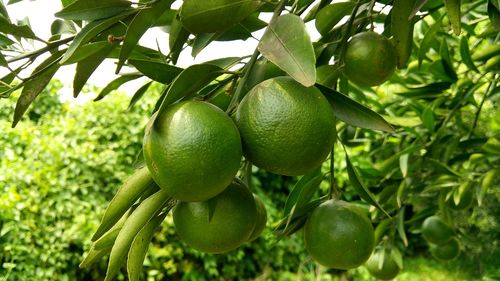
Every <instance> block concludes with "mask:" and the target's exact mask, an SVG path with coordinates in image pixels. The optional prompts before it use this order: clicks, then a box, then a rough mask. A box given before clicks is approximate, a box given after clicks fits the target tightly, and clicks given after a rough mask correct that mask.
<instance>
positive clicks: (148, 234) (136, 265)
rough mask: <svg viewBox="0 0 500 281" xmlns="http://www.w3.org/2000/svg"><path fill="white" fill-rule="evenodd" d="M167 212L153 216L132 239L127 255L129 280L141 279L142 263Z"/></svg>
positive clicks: (137, 280)
mask: <svg viewBox="0 0 500 281" xmlns="http://www.w3.org/2000/svg"><path fill="white" fill-rule="evenodd" d="M167 214H168V213H167V212H165V213H163V214H160V215H159V216H156V217H154V218H152V219H151V220H150V221H149V222H148V223H147V224H146V225H145V226H144V227H143V228H142V229H141V231H139V233H137V236H136V237H135V238H134V240H133V241H132V245H131V246H130V250H129V252H128V255H127V274H128V280H129V281H139V280H140V276H141V274H142V265H143V263H144V259H145V258H146V254H147V252H148V248H149V244H150V243H151V240H152V239H153V235H154V234H155V231H156V229H158V227H159V226H160V225H161V223H162V222H163V220H164V219H165V217H166V216H167Z"/></svg>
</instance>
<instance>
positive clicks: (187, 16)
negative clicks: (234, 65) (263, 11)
mask: <svg viewBox="0 0 500 281" xmlns="http://www.w3.org/2000/svg"><path fill="white" fill-rule="evenodd" d="M260 4H261V1H259V0H240V1H234V0H184V3H183V4H182V7H181V10H180V14H179V15H180V20H181V22H182V25H183V26H184V27H185V28H186V29H187V30H189V31H191V32H192V33H213V32H217V31H224V30H226V29H228V28H229V27H231V26H233V25H235V24H237V23H239V22H240V21H241V20H243V19H244V18H246V17H248V16H249V15H250V14H252V13H253V12H254V11H255V10H256V9H257V8H258V7H259V5H260Z"/></svg>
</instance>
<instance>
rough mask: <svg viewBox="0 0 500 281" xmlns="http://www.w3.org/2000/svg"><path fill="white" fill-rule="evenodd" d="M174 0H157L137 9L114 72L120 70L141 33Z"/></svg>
mask: <svg viewBox="0 0 500 281" xmlns="http://www.w3.org/2000/svg"><path fill="white" fill-rule="evenodd" d="M172 2H174V0H158V1H156V2H154V3H153V4H152V5H151V7H148V8H144V9H141V10H139V12H138V13H137V14H136V15H135V17H134V18H133V19H132V21H131V22H130V25H129V26H128V28H127V33H126V34H125V40H124V41H123V46H122V48H121V51H120V58H119V60H118V65H117V66H116V73H118V72H120V69H121V68H122V66H123V64H124V63H125V60H126V59H127V58H128V57H129V55H130V53H132V49H133V48H134V47H135V46H136V45H137V43H138V42H139V39H141V37H142V35H144V33H145V32H146V31H147V30H148V29H149V28H150V27H152V26H153V25H154V24H155V22H156V20H157V19H158V18H159V17H160V16H161V15H162V14H163V13H164V12H165V11H166V10H168V9H169V8H170V5H171V4H172Z"/></svg>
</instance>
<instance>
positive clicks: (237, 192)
mask: <svg viewBox="0 0 500 281" xmlns="http://www.w3.org/2000/svg"><path fill="white" fill-rule="evenodd" d="M211 208H212V210H211ZM173 217H174V225H175V229H176V231H177V234H178V235H179V236H180V238H181V239H182V240H183V241H184V242H185V243H186V244H188V245H189V246H191V247H193V248H195V249H197V250H200V251H203V252H207V253H225V252H228V251H231V250H233V249H235V248H237V247H239V246H240V245H241V244H243V243H244V242H246V241H248V238H249V237H250V234H251V233H252V231H253V229H254V227H255V223H256V220H257V211H256V206H255V200H254V197H253V195H252V193H251V192H250V191H249V190H248V188H247V187H246V186H244V185H242V184H241V183H239V182H233V183H232V184H231V185H229V187H227V188H226V189H225V190H224V191H223V192H222V193H221V194H219V195H217V196H216V197H214V198H212V199H210V200H207V201H203V202H179V203H178V204H177V206H176V207H175V208H174V210H173Z"/></svg>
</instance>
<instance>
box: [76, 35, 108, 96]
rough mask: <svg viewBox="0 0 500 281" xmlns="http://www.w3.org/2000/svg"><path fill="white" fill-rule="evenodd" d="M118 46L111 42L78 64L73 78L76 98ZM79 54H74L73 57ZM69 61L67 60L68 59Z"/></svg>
mask: <svg viewBox="0 0 500 281" xmlns="http://www.w3.org/2000/svg"><path fill="white" fill-rule="evenodd" d="M116 46H117V44H109V43H107V42H106V45H104V46H102V47H101V49H100V50H97V51H96V52H94V53H93V54H91V55H90V56H88V57H86V58H84V59H83V60H81V61H80V62H78V63H77V65H76V73H75V78H74V79H73V96H74V97H75V98H76V97H78V94H80V92H81V90H82V89H83V86H85V84H86V83H87V80H88V79H89V78H90V76H91V75H92V73H94V71H95V70H96V69H97V67H98V66H99V65H100V64H101V63H102V62H103V61H104V60H105V59H106V57H107V56H108V54H109V53H110V52H111V51H112V50H113V49H114V48H115V47H116ZM75 57H77V56H73V59H74V58H75ZM66 62H67V61H66Z"/></svg>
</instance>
